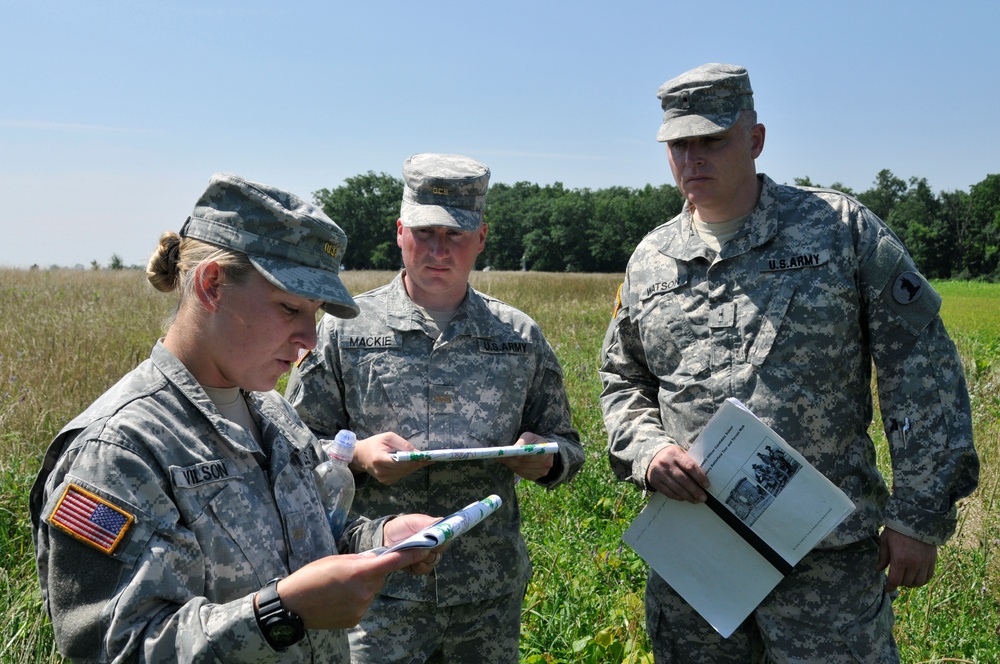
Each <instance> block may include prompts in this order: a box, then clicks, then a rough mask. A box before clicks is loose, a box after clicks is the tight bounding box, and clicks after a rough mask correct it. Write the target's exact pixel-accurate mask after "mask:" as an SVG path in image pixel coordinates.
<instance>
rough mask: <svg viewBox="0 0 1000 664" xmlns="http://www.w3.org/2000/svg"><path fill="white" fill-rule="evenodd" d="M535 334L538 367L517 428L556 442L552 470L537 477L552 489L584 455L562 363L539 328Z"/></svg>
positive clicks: (574, 469) (576, 469) (574, 470)
mask: <svg viewBox="0 0 1000 664" xmlns="http://www.w3.org/2000/svg"><path fill="white" fill-rule="evenodd" d="M538 336H539V339H538V343H536V344H535V347H537V348H540V350H541V358H540V361H539V362H538V366H539V370H538V371H537V372H536V374H535V376H534V378H533V380H532V385H531V389H530V391H529V393H528V395H527V400H526V402H525V409H524V415H523V417H522V421H521V427H520V429H521V432H524V431H530V432H532V433H536V434H538V435H539V436H541V437H542V438H544V439H545V440H546V441H548V442H552V443H558V444H559V455H558V457H557V458H556V460H555V461H554V462H553V467H552V470H551V471H550V472H549V474H548V475H547V476H545V477H543V478H541V479H539V480H538V484H541V485H542V486H544V487H545V488H547V489H552V488H554V487H557V486H559V485H560V484H562V483H563V482H568V481H569V480H571V479H572V478H573V477H574V476H575V475H576V474H577V473H578V472H579V471H580V468H582V467H583V462H584V458H585V456H584V451H583V445H582V444H581V443H580V434H579V433H578V432H577V431H576V429H574V428H573V423H572V416H571V413H570V406H569V397H568V396H567V395H566V387H565V385H564V384H563V372H562V366H561V365H560V364H559V359H558V358H557V357H556V354H555V351H553V350H552V346H550V345H549V343H548V342H547V341H546V340H545V338H544V337H543V336H542V333H541V331H538Z"/></svg>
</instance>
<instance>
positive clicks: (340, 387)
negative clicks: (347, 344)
mask: <svg viewBox="0 0 1000 664" xmlns="http://www.w3.org/2000/svg"><path fill="white" fill-rule="evenodd" d="M331 320H332V319H331V317H330V316H329V315H326V316H324V317H323V318H322V320H321V321H320V324H319V327H318V329H317V330H316V334H317V343H316V348H314V349H313V350H312V351H311V352H309V354H307V355H306V356H305V357H304V358H303V359H302V361H300V362H299V363H298V364H297V366H295V367H293V368H292V372H291V374H290V375H289V378H288V385H287V386H286V388H285V398H286V399H288V401H289V402H290V403H291V404H292V406H294V407H295V410H296V412H298V414H299V417H300V418H301V419H302V421H303V422H304V423H305V425H306V426H307V427H309V428H310V429H311V430H312V432H313V433H314V434H316V436H318V437H320V438H333V437H334V436H336V435H337V432H338V431H340V430H341V429H347V428H350V426H349V418H348V414H347V409H346V408H345V406H344V397H343V394H344V380H343V375H342V373H341V367H340V362H339V361H338V356H337V337H336V331H335V330H334V328H333V325H332V324H331Z"/></svg>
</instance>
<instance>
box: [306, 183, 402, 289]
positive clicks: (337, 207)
mask: <svg viewBox="0 0 1000 664" xmlns="http://www.w3.org/2000/svg"><path fill="white" fill-rule="evenodd" d="M402 199H403V181H402V180H401V179H399V178H396V177H393V176H391V175H388V174H387V173H379V174H376V173H375V172H374V171H368V172H367V173H365V174H363V175H356V176H354V177H352V178H347V179H346V180H344V184H343V185H341V186H339V187H337V188H336V189H320V190H319V191H317V192H314V193H313V200H314V201H315V202H316V204H317V205H319V206H320V207H322V208H323V211H324V212H326V214H327V215H328V216H329V217H330V218H331V219H333V220H334V221H335V222H337V225H339V226H340V227H341V228H343V229H344V232H345V233H347V253H346V255H345V256H344V258H343V265H344V266H345V267H349V268H353V269H376V264H375V262H376V261H378V263H379V265H380V266H381V267H382V268H383V269H385V266H387V265H389V264H392V266H393V268H395V267H398V264H399V260H398V255H397V258H396V259H395V260H390V259H389V258H388V257H387V246H386V245H389V246H391V247H393V248H394V247H395V246H396V220H397V219H399V205H400V201H402Z"/></svg>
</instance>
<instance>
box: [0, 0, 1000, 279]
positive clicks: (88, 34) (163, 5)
mask: <svg viewBox="0 0 1000 664" xmlns="http://www.w3.org/2000/svg"><path fill="white" fill-rule="evenodd" d="M0 8H2V16H3V20H2V22H0V196H2V200H3V204H2V205H0V228H2V229H3V234H2V240H0V266H9V267H27V266H29V265H32V264H39V265H41V266H43V267H47V266H49V265H53V264H57V265H74V264H84V265H89V264H90V262H91V261H92V260H97V261H98V262H99V263H101V264H106V263H107V262H108V260H109V259H110V257H111V255H112V254H118V255H119V256H120V257H121V258H122V259H123V260H124V261H125V262H126V263H127V264H144V263H145V260H146V258H147V257H148V255H149V253H150V252H151V251H152V249H153V248H154V246H155V244H156V241H157V238H158V237H159V235H160V233H161V232H162V231H164V230H169V229H172V230H177V229H179V228H180V226H181V224H182V223H183V221H184V219H185V217H186V216H187V214H188V213H189V212H190V211H191V208H192V207H193V205H194V202H195V200H196V199H197V198H198V195H199V194H200V193H201V191H202V190H203V189H204V186H205V184H206V183H207V182H208V178H209V176H210V175H211V174H212V173H213V172H215V171H229V172H235V173H239V174H240V175H242V176H244V177H246V178H248V179H251V180H257V181H261V182H267V183H269V184H273V185H276V186H280V187H283V188H286V189H289V190H291V191H293V192H295V193H297V194H299V195H301V196H303V197H306V198H310V197H311V194H312V192H314V191H316V190H317V189H320V188H324V187H326V188H334V187H337V186H339V185H340V184H342V183H343V182H344V179H345V178H348V177H351V176H354V175H357V174H360V173H365V172H367V171H375V172H377V173H378V172H386V173H389V174H392V175H395V176H397V177H399V175H400V170H401V167H402V163H403V161H404V160H405V159H406V158H407V157H408V156H410V155H411V154H414V153H417V152H456V153H461V154H467V155H469V156H472V157H475V158H477V159H480V160H481V161H483V162H485V163H487V164H488V165H489V166H490V168H491V170H492V172H493V182H505V183H508V184H513V183H515V182H518V181H529V182H536V183H539V184H551V183H554V182H562V183H563V184H564V185H565V186H567V187H570V188H582V187H589V188H592V189H599V188H604V187H609V186H615V185H622V186H629V187H642V186H644V185H646V184H647V183H650V184H653V185H660V184H663V183H671V184H672V179H671V177H670V173H669V169H668V166H667V161H666V156H665V153H664V149H663V146H662V145H660V144H659V143H657V142H656V140H655V135H656V129H657V127H658V125H659V122H660V117H661V112H660V108H659V103H658V100H657V99H656V90H657V88H658V87H659V85H660V84H661V83H662V82H664V81H665V80H667V79H669V78H672V77H673V76H675V75H676V74H678V73H680V72H682V71H685V70H687V69H690V68H692V67H695V66H697V65H700V64H702V63H705V62H713V61H714V62H728V63H735V64H741V65H744V66H746V67H747V68H748V69H749V71H750V78H751V82H752V84H753V87H754V90H755V97H756V103H757V110H758V112H759V116H760V120H761V121H762V122H763V123H764V124H765V125H766V126H767V130H768V131H767V142H766V145H765V148H764V152H763V154H762V155H761V158H760V159H759V160H758V169H759V170H760V171H763V172H765V173H767V174H768V175H770V176H771V177H773V178H774V179H775V180H777V181H779V182H792V180H793V179H794V178H796V177H803V176H809V177H810V178H812V180H813V181H814V182H819V183H822V184H831V183H833V182H838V181H839V182H842V183H844V184H846V185H847V186H849V187H852V188H854V189H855V190H858V191H861V190H864V189H867V188H869V187H870V186H871V184H872V182H873V181H874V179H875V176H876V174H877V173H878V172H879V171H880V170H881V169H883V168H888V169H890V170H891V171H892V172H893V173H894V174H895V175H897V176H898V177H901V178H904V179H909V178H910V177H913V176H916V177H923V178H926V179H927V180H928V182H929V184H930V186H931V188H932V189H933V190H934V191H935V192H938V191H942V190H946V191H953V190H956V189H961V190H968V187H969V186H970V185H972V184H975V183H976V182H979V181H980V180H982V179H983V178H985V177H986V175H988V174H989V173H996V172H1000V163H998V160H1000V156H998V155H1000V150H998V148H1000V139H998V131H1000V130H998V119H1000V48H998V47H997V46H996V44H997V41H998V40H997V36H996V31H997V26H998V25H1000V3H996V2H992V1H986V0H983V1H977V2H965V1H961V0H960V1H956V2H950V3H941V2H925V1H924V0H909V1H896V0H892V1H881V2H880V1H878V0H866V1H846V2H826V3H809V2H801V1H800V2H767V1H766V0H762V1H760V2H746V1H745V0H744V1H739V2H730V1H728V0H718V1H716V2H685V3H681V2H674V1H672V0H670V1H664V0H661V1H659V2H631V1H629V0H620V1H618V2H609V1H605V2H590V1H587V0H577V1H575V2H543V1H542V0H535V1H534V2H521V1H520V0H508V1H505V2H452V1H450V0H440V1H439V2H436V3H421V2H379V1H377V0H371V1H369V2H352V3H343V2H337V1H333V0H328V1H326V2H319V1H317V2H299V1H295V0H290V1H289V0H283V1H280V2H278V1H273V0H272V1H270V2H263V1H259V0H239V1H237V0H200V1H199V2H194V1H191V0H155V1H150V0H128V1H127V2H122V1H119V0H107V1H104V2H79V1H75V2H70V1H67V0H58V1H52V0H32V1H30V2H25V1H24V0H19V1H18V2H11V1H9V0H0Z"/></svg>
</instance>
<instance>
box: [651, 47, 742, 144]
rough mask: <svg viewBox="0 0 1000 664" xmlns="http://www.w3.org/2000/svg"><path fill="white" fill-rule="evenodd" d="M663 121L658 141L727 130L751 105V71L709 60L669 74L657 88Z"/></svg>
mask: <svg viewBox="0 0 1000 664" xmlns="http://www.w3.org/2000/svg"><path fill="white" fill-rule="evenodd" d="M656 96H657V97H658V98H659V99H660V106H661V107H662V108H663V124H661V125H660V130H659V132H657V134H656V140H658V141H660V142H661V143H663V142H666V141H674V140H677V139H679V138H691V137H693V136H709V135H711V134H718V133H720V132H723V131H726V130H727V129H729V128H730V127H732V126H733V125H734V124H735V123H736V120H738V119H739V117H740V111H743V110H752V109H753V90H752V89H751V88H750V75H749V74H748V73H747V70H746V69H744V68H743V67H737V66H736V65H722V64H717V63H710V64H707V65H702V66H700V67H695V68H694V69H692V70H690V71H686V72H684V73H683V74H681V75H680V76H678V77H676V78H672V79H670V80H669V81H667V82H666V83H664V84H663V85H661V86H660V89H659V90H658V91H657V93H656Z"/></svg>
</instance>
